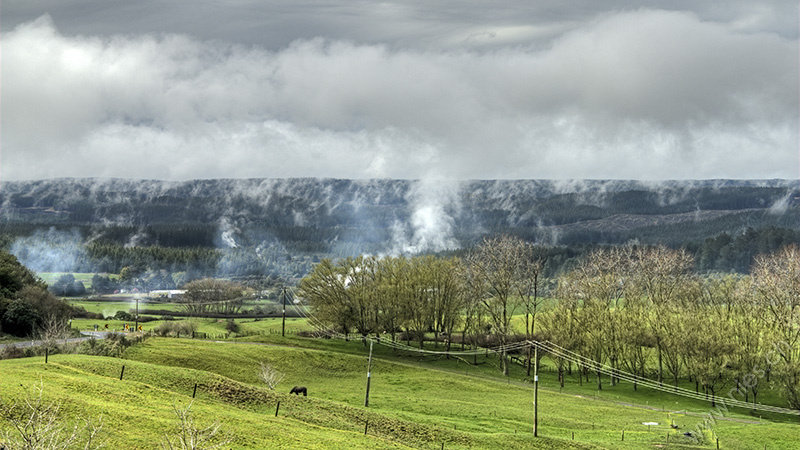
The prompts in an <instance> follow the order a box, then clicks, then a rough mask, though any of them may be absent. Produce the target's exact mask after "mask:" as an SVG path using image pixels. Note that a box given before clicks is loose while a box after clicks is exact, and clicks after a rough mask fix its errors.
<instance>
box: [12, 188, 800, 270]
mask: <svg viewBox="0 0 800 450" xmlns="http://www.w3.org/2000/svg"><path fill="white" fill-rule="evenodd" d="M796 185H797V183H796V182H790V181H784V180H762V181H737V180H708V181H667V182H637V181H604V180H593V181H549V180H473V181H461V182H429V181H418V180H336V179H244V180H230V179H229V180H225V179H222V180H193V181H185V182H165V181H157V180H124V179H54V180H38V181H20V182H4V183H3V184H2V188H1V189H0V247H2V248H4V249H7V250H9V251H11V252H12V253H14V254H15V255H16V256H17V257H18V258H20V260H21V261H23V262H24V263H25V264H26V265H28V266H29V267H32V268H34V270H37V271H75V272H109V273H119V271H120V270H122V268H124V267H129V268H131V269H134V270H135V271H137V272H142V273H144V272H146V271H148V270H150V271H169V272H171V273H178V272H183V273H188V274H189V276H188V278H196V277H202V276H209V275H220V276H227V277H236V276H241V277H244V276H262V275H270V276H273V277H279V278H282V279H287V280H295V281H296V280H297V279H299V278H300V277H302V276H303V275H304V274H306V273H308V271H309V270H310V269H311V267H312V266H313V264H314V263H316V262H318V261H319V260H320V259H321V258H326V257H327V258H341V257H347V256H355V255H359V254H412V253H438V254H443V253H444V254H459V252H463V251H464V250H465V249H468V248H471V247H473V246H474V245H476V244H478V243H479V242H481V240H482V238H483V237H485V236H492V235H501V234H502V235H510V236H517V237H519V238H521V239H523V240H525V241H528V242H532V243H536V244H539V245H541V246H544V247H547V248H548V252H549V253H550V254H551V256H552V257H551V258H549V259H548V266H547V271H548V273H549V274H553V273H556V272H558V271H560V270H563V269H564V268H565V267H567V266H568V265H569V264H572V263H574V261H575V259H576V257H577V256H579V255H581V254H584V253H586V251H587V250H590V249H592V248H595V247H598V246H604V245H617V244H622V243H629V242H638V243H640V244H645V245H650V244H663V245H667V246H669V247H672V248H684V249H686V250H687V251H689V252H690V253H691V254H692V255H693V256H695V261H696V263H695V264H696V269H697V270H699V271H701V272H707V271H737V272H741V273H745V272H747V271H748V270H749V268H750V266H751V265H752V262H753V258H754V256H755V255H757V254H760V253H765V252H768V251H772V250H775V249H777V248H780V247H781V246H782V245H784V244H788V243H800V232H799V231H798V229H800V220H798V219H800V208H799V207H798V190H797V186H796Z"/></svg>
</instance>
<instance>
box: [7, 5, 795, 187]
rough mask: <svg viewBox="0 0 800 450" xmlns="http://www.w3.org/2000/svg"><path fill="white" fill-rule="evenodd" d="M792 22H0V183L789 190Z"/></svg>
mask: <svg viewBox="0 0 800 450" xmlns="http://www.w3.org/2000/svg"><path fill="white" fill-rule="evenodd" d="M798 22H800V13H799V12H798V2H797V1H796V0H787V1H759V2H756V1H751V0H724V1H696V0H685V1H679V0H674V1H658V2H656V1H650V2H648V1H625V0H619V1H598V0H579V1H562V0H550V1H541V0H539V1H523V0H519V1H491V2H489V1H483V0H481V1H477V0H476V1H464V0H459V1H430V0H419V1H404V2H399V1H395V2H393V1H387V2H375V1H367V0H365V1H343V0H326V1H308V0H291V1H283V2H278V1H254V0H233V1H231V0H228V1H219V0H215V1H212V0H193V1H191V2H189V1H184V0H168V1H164V0H159V1H154V0H137V1H131V0H124V1H123V0H4V1H3V3H2V9H0V32H1V33H2V36H0V51H1V53H0V58H1V59H0V72H1V73H0V75H1V76H2V78H1V79H0V108H1V111H0V113H1V114H2V115H1V116H0V124H1V126H2V128H1V129H0V133H1V134H0V180H19V179H37V178H53V177H62V176H69V177H86V176H97V177H124V178H156V179H170V180H185V179H192V178H250V177H271V178H272V177H281V178H282V177H339V178H374V177H380V178H385V177H389V178H445V179H472V178H550V179H564V178H602V179H605V178H619V179H648V180H654V179H655V180H658V179H705V178H750V179H752V178H789V179H797V178H798V177H800V138H799V137H798V129H799V128H800V112H799V111H798V110H799V106H798V105H800V92H799V91H798V86H799V85H800V75H799V73H800V68H799V67H798V59H799V57H798V55H799V47H798Z"/></svg>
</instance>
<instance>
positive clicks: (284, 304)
mask: <svg viewBox="0 0 800 450" xmlns="http://www.w3.org/2000/svg"><path fill="white" fill-rule="evenodd" d="M282 294H283V322H282V323H281V337H285V336H286V286H284V287H283V289H282Z"/></svg>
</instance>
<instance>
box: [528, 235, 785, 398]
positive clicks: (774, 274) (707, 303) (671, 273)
mask: <svg viewBox="0 0 800 450" xmlns="http://www.w3.org/2000/svg"><path fill="white" fill-rule="evenodd" d="M692 264H693V261H692V258H691V257H690V256H689V255H688V254H687V253H686V252H683V251H676V250H669V249H666V248H664V247H655V248H641V247H640V248H634V247H615V248H610V249H605V250H598V251H595V252H593V253H591V254H590V255H588V256H587V257H586V258H584V259H583V260H582V262H581V263H580V264H579V265H578V266H577V267H576V268H575V269H574V270H572V271H570V272H569V273H567V274H565V275H564V276H562V277H560V278H559V280H558V288H557V290H556V292H555V296H556V297H557V298H558V299H559V302H558V304H557V305H556V307H555V308H554V309H553V310H552V311H550V312H548V314H547V315H546V322H547V323H546V332H545V333H544V337H546V338H547V339H550V340H551V341H553V342H556V343H558V344H559V345H561V346H563V347H566V348H569V349H571V350H573V351H576V352H579V353H582V354H584V355H586V356H588V357H590V358H592V359H593V360H595V361H597V362H600V363H603V364H607V365H608V366H611V368H612V370H625V371H627V372H630V373H633V374H635V375H638V376H641V377H646V376H649V375H650V373H651V368H653V367H655V373H654V374H655V377H656V378H657V379H658V381H659V382H665V381H666V380H667V379H669V380H670V382H671V383H672V384H674V385H675V386H678V383H679V381H680V379H681V377H684V376H685V377H687V378H688V380H690V381H693V382H694V383H695V389H696V390H697V391H699V390H700V389H701V388H702V389H703V391H705V392H706V393H707V394H710V395H712V399H713V396H714V395H718V394H719V393H720V392H721V391H722V390H723V389H725V388H729V387H733V388H734V389H735V390H736V392H738V393H740V394H741V396H742V397H743V399H744V400H745V401H749V400H750V398H752V400H753V401H756V400H757V396H758V393H759V389H760V388H761V387H763V386H764V385H765V384H766V383H767V382H770V379H772V382H774V384H776V385H777V386H778V387H780V389H781V391H782V393H783V396H784V398H786V399H787V401H788V403H789V404H790V405H791V406H792V407H793V408H800V328H799V327H798V325H800V249H798V247H796V246H788V247H785V248H784V249H782V250H781V251H779V252H776V253H773V254H770V255H762V256H759V257H758V258H757V259H756V263H755V265H754V266H753V269H752V271H751V273H750V275H749V276H742V275H730V274H727V275H718V276H704V277H700V276H698V275H696V274H694V273H692V272H691V271H690V268H691V267H692ZM554 359H555V363H556V366H557V367H558V370H559V374H560V375H562V380H563V373H564V370H567V368H566V366H567V365H568V362H567V361H565V360H562V359H559V358H554ZM616 381H617V379H616V378H615V377H612V378H611V383H616ZM597 383H598V389H602V377H601V376H600V373H599V371H598V372H597ZM634 387H635V386H634Z"/></svg>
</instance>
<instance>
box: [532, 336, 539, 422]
mask: <svg viewBox="0 0 800 450" xmlns="http://www.w3.org/2000/svg"><path fill="white" fill-rule="evenodd" d="M533 436H534V437H536V436H539V347H533Z"/></svg>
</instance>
